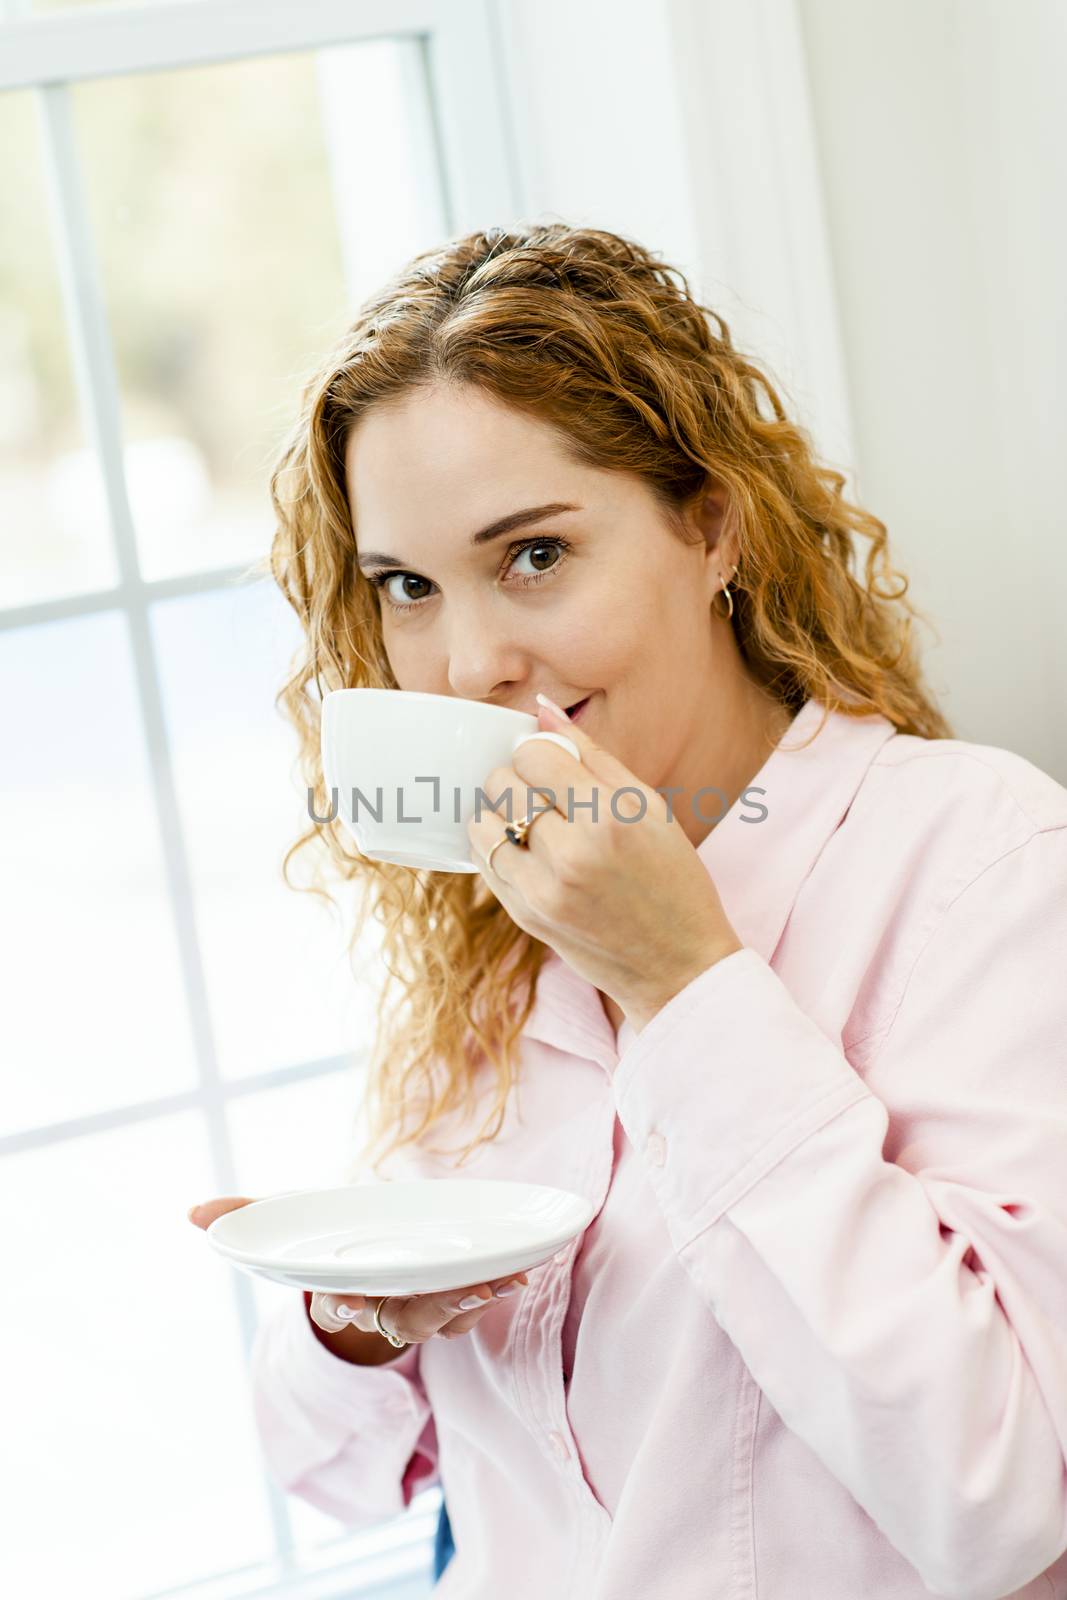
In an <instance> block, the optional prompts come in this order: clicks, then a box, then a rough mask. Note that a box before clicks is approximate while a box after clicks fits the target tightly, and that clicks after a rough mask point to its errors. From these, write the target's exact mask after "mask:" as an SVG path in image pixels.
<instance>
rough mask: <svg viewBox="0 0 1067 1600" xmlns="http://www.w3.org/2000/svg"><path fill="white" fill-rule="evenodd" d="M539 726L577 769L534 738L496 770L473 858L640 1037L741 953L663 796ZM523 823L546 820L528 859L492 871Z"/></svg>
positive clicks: (572, 734) (515, 910)
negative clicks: (509, 834)
mask: <svg viewBox="0 0 1067 1600" xmlns="http://www.w3.org/2000/svg"><path fill="white" fill-rule="evenodd" d="M538 721H539V725H540V728H541V730H542V731H543V732H546V733H547V732H552V733H565V734H566V736H567V737H568V738H569V739H571V740H573V741H574V743H575V744H576V745H577V747H578V750H579V752H580V755H581V759H580V760H579V761H575V759H574V757H573V756H572V755H570V753H569V752H568V751H566V750H564V749H563V748H562V747H561V746H559V745H557V744H555V743H554V742H552V741H550V740H547V739H535V740H533V741H532V742H531V743H529V744H524V745H520V747H519V749H518V750H516V752H515V754H514V756H513V757H512V761H511V765H510V766H503V767H495V768H494V769H493V771H492V772H491V773H490V775H489V777H488V779H486V780H485V781H484V782H483V784H482V788H483V789H484V791H485V793H486V795H487V796H488V798H489V801H490V802H491V804H492V806H493V809H492V810H490V809H489V808H488V807H487V806H485V805H483V806H482V812H481V816H480V817H478V816H475V817H472V819H471V821H470V822H469V823H468V824H467V834H468V837H469V839H470V842H471V848H472V855H473V857H474V859H475V861H476V863H477V865H478V869H479V871H480V872H481V874H482V876H483V878H484V879H485V881H486V882H487V883H488V885H489V887H490V888H491V889H492V891H493V893H494V894H495V895H496V897H497V899H498V900H499V901H500V903H501V904H502V905H503V906H504V908H505V910H506V911H507V913H508V915H509V916H510V917H511V918H512V920H513V921H514V922H516V923H518V925H519V926H520V927H521V928H524V929H525V930H526V932H527V933H529V934H531V935H532V936H533V937H534V938H536V939H540V940H542V941H543V942H544V943H545V944H548V945H551V947H552V948H553V949H554V950H555V951H556V952H557V954H558V955H560V956H561V957H562V958H563V960H564V961H566V962H567V964H568V966H570V967H572V968H573V969H574V970H575V971H576V972H578V973H580V974H581V976H582V977H583V978H586V979H588V981H589V982H590V983H592V984H595V986H596V987H597V988H598V989H600V990H601V991H602V992H603V993H604V994H606V995H609V996H610V997H611V998H612V999H613V1000H615V1001H616V1002H617V1004H618V1005H619V1006H620V1007H621V1008H622V1011H623V1013H624V1014H625V1016H626V1018H627V1020H628V1021H629V1022H630V1025H631V1026H632V1027H634V1028H636V1029H640V1028H641V1027H643V1026H644V1025H645V1024H646V1023H647V1022H649V1021H650V1020H651V1018H652V1017H653V1016H655V1014H656V1012H657V1011H659V1010H660V1008H661V1007H662V1006H664V1005H666V1003H667V1001H668V1000H670V999H671V998H672V997H673V996H674V995H676V994H678V993H679V991H680V990H682V989H684V988H685V987H686V985H687V984H688V983H690V982H692V980H693V979H694V978H695V977H698V976H699V974H700V973H702V972H704V971H706V969H707V968H708V967H710V966H713V965H714V964H715V963H716V962H717V961H721V960H722V958H723V957H724V956H727V955H731V954H732V953H733V952H735V951H737V950H741V949H743V948H744V947H743V945H742V943H741V940H740V939H739V938H738V937H737V934H736V932H735V931H734V929H733V928H732V927H731V925H730V923H729V921H728V920H727V917H726V913H725V911H724V910H723V907H722V902H721V901H720V899H719V896H718V892H717V890H716V888H715V885H714V883H713V882H712V880H711V876H710V874H709V873H708V870H707V868H706V867H705V866H704V864H703V862H702V861H701V859H700V857H699V856H698V854H697V852H696V850H695V849H694V847H693V845H692V844H691V842H690V840H689V838H688V837H687V835H686V833H685V830H684V829H683V828H682V826H681V824H680V823H679V822H678V821H677V820H676V819H675V818H673V817H670V818H669V817H668V808H667V802H666V800H665V798H664V797H663V795H661V794H657V792H656V790H655V789H651V788H649V787H648V785H647V784H644V783H642V782H641V781H640V779H639V778H637V777H635V776H634V774H633V773H632V772H631V771H630V770H629V768H627V767H625V766H624V765H623V763H622V762H621V761H618V760H616V758H615V757H614V756H613V755H610V754H609V753H608V752H607V751H606V750H602V749H601V748H600V747H599V746H598V745H596V744H594V742H593V740H592V739H590V738H589V737H588V735H587V734H586V733H585V732H584V730H583V729H582V728H581V727H579V726H578V725H577V724H576V723H573V722H571V721H569V719H568V718H567V717H566V716H563V717H558V716H556V715H555V713H554V712H551V711H548V710H547V709H545V708H544V707H542V708H541V710H540V712H539V716H538ZM509 790H510V793H511V809H510V811H509V810H508V809H507V795H508V791H509ZM527 790H530V791H536V790H548V791H550V793H549V794H548V795H543V794H538V793H536V792H531V793H529V794H528V793H527ZM594 794H595V797H596V811H595V812H594V810H593V800H594ZM568 796H571V797H572V799H571V801H570V808H569V810H570V816H569V819H568ZM553 800H554V802H555V804H554V809H552V810H548V809H546V808H547V806H548V805H549V804H551V803H552V801H553ZM527 802H529V803H527ZM527 812H529V813H530V814H533V813H534V812H543V813H544V814H543V815H538V816H536V818H535V820H534V821H533V823H532V824H531V827H530V832H529V835H528V840H527V845H528V848H520V847H518V846H516V845H514V844H512V843H511V842H510V841H508V842H505V843H504V844H502V845H501V847H500V849H499V850H498V851H497V852H496V855H495V856H494V857H493V865H492V867H491V868H490V867H489V866H488V856H489V852H490V850H491V849H492V848H493V845H494V844H496V842H497V840H498V839H500V838H501V837H502V835H503V830H504V825H505V823H507V822H509V821H514V822H517V821H518V820H519V818H520V817H523V816H525V815H526V814H527ZM627 819H629V820H627Z"/></svg>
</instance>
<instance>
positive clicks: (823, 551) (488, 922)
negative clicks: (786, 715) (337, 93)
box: [252, 222, 954, 1167]
mask: <svg viewBox="0 0 1067 1600" xmlns="http://www.w3.org/2000/svg"><path fill="white" fill-rule="evenodd" d="M438 384H458V385H474V386H476V387H477V388H479V389H480V390H482V391H485V392H486V393H487V394H488V395H490V396H491V397H495V398H498V399H499V400H501V401H503V402H505V403H507V404H508V405H510V406H512V407H518V408H519V409H522V410H524V411H525V412H526V413H528V414H529V415H530V416H531V417H533V418H536V419H538V420H540V421H542V422H547V423H548V424H550V425H553V426H554V427H555V428H556V429H557V430H558V434H559V438H560V440H561V441H562V443H563V444H564V447H565V448H566V449H567V450H568V451H569V452H570V454H571V455H572V457H573V458H574V459H576V460H577V461H578V462H579V463H581V464H583V465H589V466H592V467H599V468H607V469H614V470H617V471H620V472H627V473H636V474H638V475H639V476H640V477H641V478H642V479H643V480H644V481H645V483H646V484H647V485H648V486H649V488H650V489H651V490H652V492H653V494H654V496H655V498H656V501H657V503H658V504H659V505H660V506H661V507H662V508H663V511H664V513H665V516H666V519H667V521H668V524H669V526H671V527H672V528H673V530H674V531H675V532H676V533H677V534H678V536H679V537H684V536H685V532H684V529H685V521H684V515H683V513H684V509H685V508H686V507H688V506H689V505H690V503H691V502H693V500H694V499H695V498H696V497H698V496H699V493H700V491H701V489H702V488H703V487H704V486H705V485H706V484H708V483H709V482H710V481H717V483H718V484H719V485H723V486H725V487H726V489H727V490H728V491H729V496H730V501H731V508H732V513H733V518H734V526H735V530H736V534H737V540H738V543H737V552H738V567H737V572H736V583H737V591H736V595H735V609H734V615H733V622H732V626H733V629H734V632H735V636H736V639H737V644H738V648H739V651H740V653H741V655H742V658H743V659H744V661H745V663H746V665H747V668H748V671H749V672H750V673H751V675H752V676H753V678H754V679H755V680H756V681H757V682H758V683H759V684H761V685H762V686H763V687H764V688H765V690H766V691H767V692H769V694H770V695H772V696H773V697H774V698H776V699H777V700H778V701H780V702H781V704H782V705H784V706H786V707H788V708H789V710H790V711H791V712H793V713H794V714H795V713H796V712H797V711H799V709H800V708H801V707H802V706H803V705H804V703H805V701H807V700H808V699H809V698H811V697H814V698H815V699H817V700H818V701H820V702H822V703H823V705H824V706H825V708H826V712H827V714H829V713H830V712H831V711H834V710H837V711H840V712H842V713H843V714H844V715H846V716H866V715H869V714H871V713H872V712H881V713H882V715H883V716H885V717H887V718H888V719H889V721H890V722H891V723H893V725H894V726H895V727H896V728H897V729H898V730H899V731H900V732H903V733H912V734H918V735H920V736H922V737H925V738H933V739H936V738H952V737H953V736H954V735H953V733H952V730H951V728H950V727H949V725H948V724H947V723H946V721H945V720H944V718H943V716H942V714H941V712H940V711H939V709H938V708H937V706H936V704H935V703H934V701H933V699H932V697H931V696H930V694H929V693H928V692H927V690H926V689H925V688H924V685H923V681H922V675H921V672H920V668H919V664H918V659H917V655H916V651H915V643H914V639H913V634H912V618H913V617H915V616H922V614H921V613H919V612H917V611H916V609H915V607H914V606H913V605H912V604H911V602H910V601H908V600H906V599H905V594H906V591H907V588H908V581H907V579H906V578H904V577H903V576H902V575H900V574H899V573H897V572H896V571H895V570H894V569H893V567H892V566H891V565H890V560H889V552H888V540H887V533H886V528H885V525H884V524H883V523H882V522H880V521H879V520H878V519H877V517H875V516H873V515H871V513H870V512H867V511H863V510H861V509H860V508H859V507H858V506H856V505H854V504H851V503H850V502H849V501H848V500H847V499H845V498H844V497H843V493H842V491H843V489H844V485H845V478H844V475H843V474H842V473H840V472H838V471H835V470H833V469H832V468H830V467H828V466H826V465H824V464H821V463H820V462H819V461H818V460H817V458H816V455H815V451H814V448H813V445H812V441H811V439H810V436H809V435H808V434H807V433H806V432H805V431H804V430H803V429H802V428H801V427H800V426H798V425H797V424H796V423H794V422H791V421H790V420H789V419H788V418H787V416H786V413H785V409H784V407H783V405H782V402H781V400H780V399H779V396H778V394H777V392H776V390H775V388H774V387H773V386H772V384H771V382H770V381H769V379H768V378H767V377H766V376H765V375H764V373H763V372H762V371H761V370H759V367H758V366H757V365H756V363H755V362H754V361H753V360H752V359H750V358H749V357H748V356H746V355H744V354H742V353H741V351H739V350H738V349H736V348H735V346H734V345H733V343H732V342H731V338H730V332H729V329H728V328H727V326H726V324H725V322H724V321H723V320H722V318H721V317H719V316H718V315H717V314H716V313H715V312H713V311H710V310H708V309H707V308H706V307H704V306H702V305H700V304H698V303H697V302H696V301H695V300H694V299H693V297H692V295H691V292H690V289H689V285H688V282H687V280H686V278H685V276H684V274H683V273H682V272H681V271H680V270H679V269H678V268H676V267H671V266H670V265H667V264H665V263H663V262H662V261H660V260H658V259H657V258H656V257H655V256H654V255H653V254H652V253H651V252H650V251H648V250H646V249H644V248H643V247H642V246H641V245H639V244H636V243H634V242H632V241H631V240H629V239H626V238H623V237H620V236H619V235H617V234H614V233H608V232H605V231H602V230H600V229H595V228H582V227H569V226H567V225H566V224H564V223H560V222H554V223H549V224H545V225H527V224H523V223H516V224H515V225H513V226H511V227H508V228H492V229H489V230H487V231H485V232H479V233H472V234H468V235H466V236H465V237H463V238H457V239H452V240H449V241H448V242H447V243H445V244H444V245H442V246H441V247H440V248H437V249H434V250H429V251H425V252H423V253H422V254H420V255H418V256H416V257H415V258H414V259H413V260H412V261H411V262H410V263H409V264H408V265H407V266H406V267H404V268H403V270H402V271H400V272H399V273H398V274H397V275H396V276H395V277H394V278H393V279H392V280H391V281H390V282H388V283H386V284H385V285H384V286H383V288H382V289H381V290H380V291H379V292H378V293H377V294H375V295H374V296H373V297H372V298H371V299H369V300H368V301H366V302H365V303H364V305H363V306H362V307H361V309H360V312H359V315H358V316H357V318H356V320H355V322H354V323H353V324H352V326H351V327H350V328H349V329H348V330H347V332H346V333H345V334H344V335H343V337H342V338H341V340H340V341H339V343H338V344H337V346H336V347H335V348H334V349H333V350H332V351H331V352H330V353H329V355H328V356H327V357H326V358H325V360H324V361H323V362H322V363H321V365H320V366H319V368H318V370H317V372H315V374H314V375H313V376H312V377H311V379H310V381H309V382H307V384H306V385H305V387H304V391H303V395H302V402H301V409H300V414H299V417H298V419H297V421H296V422H295V424H294V426H293V428H292V430H291V432H290V434H289V436H288V438H287V440H286V441H285V443H284V445H283V447H282V449H281V452H280V455H279V457H278V459H277V460H276V462H275V464H274V467H273V470H272V473H271V480H270V486H271V499H272V503H273V506H274V510H275V513H276V516H277V529H276V532H275V535H274V538H273V542H272V546H271V550H270V555H269V558H265V559H264V561H263V562H261V563H259V564H257V568H253V569H252V570H260V571H265V570H266V569H267V568H268V566H269V571H270V573H271V574H272V575H273V578H274V579H275V581H276V582H277V583H278V585H279V587H280V588H281V591H282V593H283V594H284V596H285V598H286V599H287V601H288V602H289V604H290V605H291V606H292V608H293V610H294V611H295V612H296V614H297V616H298V617H299V619H300V622H301V625H302V629H303V640H302V644H301V648H300V651H299V652H298V656H297V659H296V660H295V661H294V662H293V663H292V664H291V665H292V671H291V676H290V677H289V678H288V679H287V681H286V682H285V683H284V684H283V686H282V688H281V689H280V690H279V692H278V695H277V696H276V701H275V703H276V704H280V706H281V707H282V708H283V709H284V714H285V715H286V716H287V717H288V719H289V720H290V721H291V722H292V723H293V725H294V726H295V728H296V730H297V734H298V739H299V751H298V758H297V759H298V762H299V765H300V769H301V772H302V775H303V777H304V779H305V782H306V785H307V788H308V792H309V797H310V796H313V797H314V813H315V815H316V816H318V817H321V816H325V815H326V814H327V813H328V811H329V810H330V806H329V804H328V799H327V796H326V793H325V785H324V781H323V773H322V766H321V759H320V751H319V726H320V708H321V698H322V694H323V693H324V692H327V691H329V690H332V689H341V688H350V687H356V686H373V687H385V688H397V687H398V685H397V683H396V680H395V678H394V676H393V673H392V671H391V668H390V665H389V661H388V659H387V656H386V651H385V648H384V644H383V638H382V629H381V620H380V612H379V601H378V598H377V595H376V593H375V591H374V589H373V587H372V585H371V584H370V583H369V581H368V580H367V579H366V578H365V577H364V576H363V575H362V574H361V573H360V571H359V568H358V565H357V563H356V561H355V559H354V555H355V549H356V542H355V534H354V530H353V526H352V519H351V514H350V510H349V504H348V497H347V494H346V485H345V466H344V459H345V446H346V441H347V439H348V435H349V432H350V430H351V428H352V427H353V426H354V425H355V424H356V423H358V422H359V420H360V418H361V417H363V416H365V415H366V413H367V412H368V411H370V410H371V408H372V407H374V406H376V405H380V404H381V403H382V402H384V401H387V400H389V399H391V398H398V397H400V396H402V395H403V394H404V393H405V392H406V391H412V390H415V389H417V388H420V387H429V386H431V385H438ZM857 535H859V536H862V537H863V538H864V539H866V540H867V541H869V548H868V550H867V556H866V564H865V568H864V570H863V571H862V572H861V571H860V564H859V560H858V555H857V549H856V536H857ZM922 620H923V621H924V622H925V621H926V620H927V619H926V618H925V617H923V618H922ZM312 686H314V690H315V691H316V692H312ZM820 727H821V724H820ZM816 731H818V730H816ZM813 737H814V735H813ZM309 848H310V849H311V851H312V855H311V859H313V860H314V861H315V862H316V866H317V872H316V874H315V877H314V881H313V882H312V883H310V884H308V885H297V884H295V883H293V882H292V880H291V878H290V876H289V868H290V864H291V862H292V860H293V857H294V856H295V854H296V853H297V852H298V851H302V850H305V849H309ZM327 869H329V870H332V872H333V873H334V874H339V875H340V877H341V878H342V879H344V880H347V881H349V882H353V883H355V884H356V885H358V886H359V888H360V890H361V893H360V895H359V896H358V904H357V906H356V911H357V913H358V915H357V919H356V925H355V931H354V932H353V935H352V941H351V944H350V946H349V953H350V954H351V953H352V952H353V951H354V949H355V946H356V943H357V941H358V940H359V937H360V933H361V931H362V930H363V929H364V928H365V927H366V925H367V922H368V920H369V919H370V918H374V919H376V920H377V922H378V923H379V924H380V926H381V928H382V931H383V938H382V942H381V953H382V957H383V962H384V966H385V970H386V981H385V985H384V987H383V990H382V993H381V998H380V1001H379V1006H378V1031H377V1038H376V1044H375V1049H374V1051H373V1052H372V1056H371V1059H370V1061H369V1064H368V1075H367V1093H366V1099H365V1105H364V1108H363V1109H364V1110H365V1111H366V1112H367V1114H368V1119H369V1130H370V1136H369V1139H368V1141H367V1144H366V1145H365V1146H364V1149H363V1152H362V1154H363V1156H366V1154H367V1153H368V1152H369V1151H370V1150H371V1149H373V1147H374V1145H375V1144H380V1143H381V1142H382V1141H383V1140H386V1139H388V1138H389V1136H390V1135H392V1137H391V1139H390V1140H389V1143H388V1146H387V1149H386V1151H385V1154H388V1153H390V1152H392V1151H393V1150H395V1149H397V1148H399V1147H401V1146H403V1145H406V1144H409V1143H414V1142H416V1141H419V1140H420V1139H421V1138H422V1135H423V1134H424V1133H426V1131H427V1130H428V1129H429V1128H430V1127H431V1126H432V1125H433V1124H434V1123H435V1122H437V1121H438V1119H439V1118H442V1117H444V1116H445V1114H446V1113H449V1112H457V1111H462V1112H463V1113H465V1114H467V1113H469V1112H470V1109H471V1106H472V1104H473V1099H472V1097H473V1093H474V1082H475V1079H476V1078H477V1077H478V1076H479V1074H480V1073H481V1072H483V1071H485V1070H488V1071H489V1072H490V1074H492V1073H495V1082H494V1081H493V1079H492V1076H491V1077H490V1083H489V1088H490V1092H491V1094H492V1095H493V1104H492V1106H491V1108H490V1111H489V1114H488V1115H487V1116H486V1118H485V1120H484V1121H483V1123H482V1125H481V1129H480V1130H479V1133H478V1135H477V1137H476V1138H475V1139H473V1140H472V1141H471V1142H470V1143H468V1144H467V1145H466V1146H465V1147H464V1149H463V1151H462V1155H461V1161H460V1163H458V1164H462V1161H465V1160H466V1159H467V1157H468V1156H469V1154H470V1153H471V1152H472V1151H473V1150H474V1149H476V1148H477V1146H478V1145H479V1144H481V1143H482V1142H488V1141H489V1140H491V1139H493V1138H494V1137H495V1135H496V1134H497V1133H498V1132H499V1130H500V1127H501V1125H502V1122H503V1117H504V1113H505V1109H506V1105H507V1100H508V1095H509V1092H510V1088H511V1085H512V1082H513V1077H514V1069H515V1065H516V1062H515V1054H516V1052H515V1049H514V1046H515V1041H516V1039H517V1038H518V1035H519V1034H520V1032H521V1030H522V1028H523V1026H524V1024H525V1022H526V1020H527V1018H528V1017H529V1015H530V1012H531V1010H532V1008H533V1004H534V999H535V990H536V983H537V975H538V973H539V971H540V969H541V965H542V963H543V961H544V958H545V956H546V955H547V953H548V952H547V947H546V946H545V945H544V944H542V943H541V942H539V941H538V940H536V939H533V938H532V937H531V936H530V935H528V934H527V933H526V932H525V931H524V930H523V929H521V928H519V927H518V926H517V925H516V924H515V923H514V922H513V921H512V920H511V918H510V917H509V916H508V914H507V912H506V911H505V910H504V909H503V907H502V906H501V905H500V903H499V901H498V900H497V899H496V898H495V896H494V895H493V894H492V893H491V891H490V890H489V889H488V888H487V886H486V884H485V882H484V880H483V879H482V877H481V876H480V875H479V874H458V873H455V874H452V873H438V872H429V871H419V870H413V869H411V868H408V867H400V866H396V865H394V864H390V863H385V862H377V861H371V860H369V859H368V858H366V857H364V856H362V855H360V854H359V853H358V852H353V851H352V850H351V849H350V848H349V844H348V841H347V838H346V836H345V835H344V833H343V831H342V824H341V823H340V822H339V820H338V819H337V818H335V819H334V820H333V821H331V822H328V823H321V824H320V823H317V822H316V823H315V824H314V825H313V826H312V827H310V828H309V829H308V831H307V832H306V833H303V834H301V836H300V837H299V838H298V839H297V840H296V841H295V842H294V843H293V844H292V845H291V846H290V848H289V850H288V851H287V853H286V855H285V858H284V861H283V863H282V874H283V877H284V879H285V881H286V883H287V884H288V885H289V887H290V888H303V889H304V890H305V892H311V893H315V894H319V895H323V896H325V898H326V899H327V900H329V901H330V903H331V905H332V904H333V898H332V896H331V895H330V894H329V892H328V890H327V889H326V888H325V887H324V877H325V875H326V872H327ZM397 985H398V986H399V989H400V999H399V1002H398V1003H397V1004H396V1005H392V1004H391V997H392V994H393V992H394V986H397ZM491 1120H492V1121H493V1126H492V1127H491V1128H490V1129H489V1131H488V1132H486V1131H485V1129H486V1126H487V1124H488V1123H489V1122H490V1121H491ZM405 1122H408V1123H409V1124H410V1125H409V1126H408V1127H407V1128H406V1129H405V1127H404V1124H405ZM382 1159H384V1156H379V1157H378V1159H377V1161H375V1162H373V1163H372V1165H373V1166H374V1167H377V1165H378V1163H379V1162H380V1161H381V1160H382Z"/></svg>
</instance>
